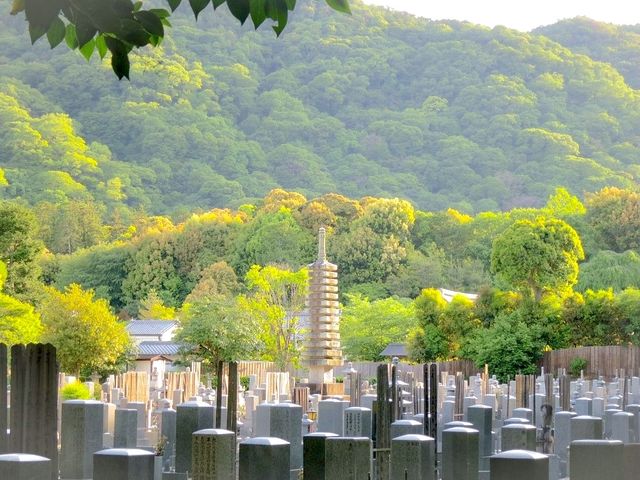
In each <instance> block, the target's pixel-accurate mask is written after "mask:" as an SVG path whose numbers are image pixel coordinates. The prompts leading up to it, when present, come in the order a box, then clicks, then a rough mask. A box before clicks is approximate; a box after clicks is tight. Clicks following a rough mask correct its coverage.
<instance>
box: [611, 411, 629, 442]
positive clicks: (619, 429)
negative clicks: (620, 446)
mask: <svg viewBox="0 0 640 480" xmlns="http://www.w3.org/2000/svg"><path fill="white" fill-rule="evenodd" d="M633 420H634V418H633V413H629V412H618V413H614V414H613V416H612V417H611V440H620V441H621V442H622V443H631V442H632V441H633V440H632V436H633Z"/></svg>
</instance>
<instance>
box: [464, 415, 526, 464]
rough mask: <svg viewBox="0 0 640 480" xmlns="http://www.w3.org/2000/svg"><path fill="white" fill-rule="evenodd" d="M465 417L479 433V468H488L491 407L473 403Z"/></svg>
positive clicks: (490, 450)
mask: <svg viewBox="0 0 640 480" xmlns="http://www.w3.org/2000/svg"><path fill="white" fill-rule="evenodd" d="M516 410H517V409H516ZM467 418H468V419H469V422H471V423H472V424H473V428H475V429H476V430H478V432H479V434H480V444H479V448H480V450H479V453H480V459H479V461H480V470H488V469H489V457H490V456H491V455H492V454H493V437H492V432H491V426H492V423H493V421H492V419H493V412H492V409H491V407H488V406H486V405H473V406H471V407H469V408H468V410H467Z"/></svg>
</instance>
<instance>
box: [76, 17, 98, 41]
mask: <svg viewBox="0 0 640 480" xmlns="http://www.w3.org/2000/svg"><path fill="white" fill-rule="evenodd" d="M75 24H76V38H77V39H78V46H79V47H81V48H82V47H83V46H85V45H86V44H87V43H89V42H90V41H91V40H92V39H93V37H94V36H95V35H96V33H98V29H97V28H96V27H95V26H94V25H93V22H92V21H91V20H90V19H89V18H88V17H86V16H85V15H76V21H75Z"/></svg>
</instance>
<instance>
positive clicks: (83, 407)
mask: <svg viewBox="0 0 640 480" xmlns="http://www.w3.org/2000/svg"><path fill="white" fill-rule="evenodd" d="M103 416H104V406H103V404H102V402H97V401H95V400H68V401H66V402H62V427H61V433H60V436H61V441H60V443H61V452H60V477H61V478H62V479H65V480H66V479H85V478H91V475H92V474H93V454H94V453H95V452H97V451H100V450H102V434H103V431H102V429H103V427H104V420H103Z"/></svg>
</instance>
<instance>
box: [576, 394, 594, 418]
mask: <svg viewBox="0 0 640 480" xmlns="http://www.w3.org/2000/svg"><path fill="white" fill-rule="evenodd" d="M575 410H576V413H577V414H578V415H593V400H591V399H590V398H587V397H580V398H577V399H576V405H575Z"/></svg>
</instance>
